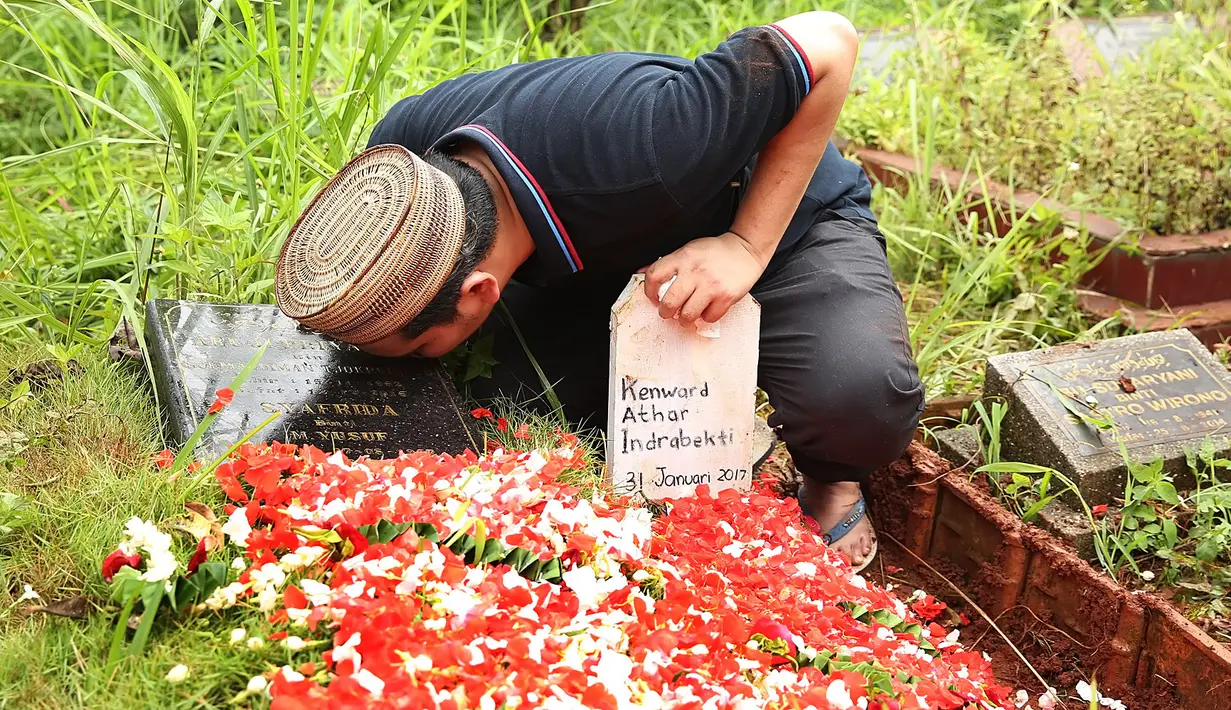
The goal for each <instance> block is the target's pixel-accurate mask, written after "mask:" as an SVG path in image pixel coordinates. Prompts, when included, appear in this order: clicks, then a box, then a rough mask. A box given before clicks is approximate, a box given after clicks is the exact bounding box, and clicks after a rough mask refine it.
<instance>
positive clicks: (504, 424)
mask: <svg viewBox="0 0 1231 710" xmlns="http://www.w3.org/2000/svg"><path fill="white" fill-rule="evenodd" d="M508 430H509V420H508V419H505V418H504V417H500V418H499V419H497V420H496V431H508Z"/></svg>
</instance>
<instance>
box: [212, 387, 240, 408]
mask: <svg viewBox="0 0 1231 710" xmlns="http://www.w3.org/2000/svg"><path fill="white" fill-rule="evenodd" d="M234 398H235V390H233V389H231V388H230V387H223V388H222V389H220V390H218V391H217V392H215V393H214V403H213V404H211V405H209V410H207V413H208V414H217V413H218V412H221V411H222V409H223V407H226V406H227V405H229V404H230V403H231V400H232V399H234Z"/></svg>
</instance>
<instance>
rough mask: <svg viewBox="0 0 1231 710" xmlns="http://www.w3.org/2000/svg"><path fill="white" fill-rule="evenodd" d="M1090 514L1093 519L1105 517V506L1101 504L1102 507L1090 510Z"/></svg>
mask: <svg viewBox="0 0 1231 710" xmlns="http://www.w3.org/2000/svg"><path fill="white" fill-rule="evenodd" d="M1090 512H1091V513H1092V514H1093V515H1094V517H1096V518H1101V517H1103V516H1104V515H1107V504H1106V503H1103V504H1102V505H1096V506H1094V507H1093V508H1091V509H1090Z"/></svg>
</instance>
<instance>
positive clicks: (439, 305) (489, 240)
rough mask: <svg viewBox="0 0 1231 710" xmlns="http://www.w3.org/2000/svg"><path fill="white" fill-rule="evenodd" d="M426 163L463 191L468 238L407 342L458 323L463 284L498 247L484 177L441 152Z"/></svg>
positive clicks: (412, 324)
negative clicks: (493, 246)
mask: <svg viewBox="0 0 1231 710" xmlns="http://www.w3.org/2000/svg"><path fill="white" fill-rule="evenodd" d="M423 159H424V160H425V161H427V163H428V165H431V166H432V167H434V168H436V169H438V170H440V171H441V172H442V173H444V174H445V175H447V176H448V177H449V179H450V180H452V181H453V182H455V183H457V186H458V188H459V189H460V190H461V192H462V202H463V204H465V206H466V235H465V236H464V237H463V238H462V251H461V253H460V254H458V256H457V262H456V263H455V264H454V265H453V271H451V272H449V276H448V277H447V278H446V279H445V282H444V284H443V285H442V286H441V287H440V291H439V292H438V293H437V294H436V297H435V298H433V299H432V300H431V302H430V303H428V304H427V306H425V307H424V308H423V310H422V311H421V312H420V313H419V315H418V316H416V317H415V319H414V320H412V321H411V322H410V323H408V324H406V326H405V327H404V328H402V333H403V334H404V335H405V336H406V337H408V338H417V337H419V336H420V335H422V334H423V332H424V331H426V330H427V329H428V328H434V327H436V326H438V325H447V324H449V323H452V322H453V321H454V320H456V319H457V302H458V300H460V299H461V295H462V282H463V281H465V280H466V277H468V276H470V275H471V274H472V273H474V270H475V269H476V268H478V266H479V264H480V263H482V262H483V260H484V259H486V258H487V255H488V254H489V253H491V250H492V245H494V244H495V243H496V201H495V199H494V198H493V197H492V189H491V187H490V186H489V185H488V184H487V181H486V180H484V179H483V175H482V174H481V173H480V172H479V171H478V170H476V169H475V168H473V167H471V166H470V165H468V164H466V163H463V162H462V161H460V160H458V159H456V158H453V157H451V156H448V155H445V154H444V153H441V152H439V151H434V150H433V151H429V152H428V153H427V154H425V155H424V156H423Z"/></svg>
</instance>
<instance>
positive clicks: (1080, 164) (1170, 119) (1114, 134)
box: [839, 3, 1231, 235]
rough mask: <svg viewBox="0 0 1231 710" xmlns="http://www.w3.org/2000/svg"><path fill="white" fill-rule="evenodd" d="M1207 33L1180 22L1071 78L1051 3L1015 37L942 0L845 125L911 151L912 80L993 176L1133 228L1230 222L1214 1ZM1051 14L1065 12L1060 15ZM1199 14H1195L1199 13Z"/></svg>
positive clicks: (1228, 129) (951, 158) (856, 102)
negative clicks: (1141, 47)
mask: <svg viewBox="0 0 1231 710" xmlns="http://www.w3.org/2000/svg"><path fill="white" fill-rule="evenodd" d="M1188 5H1190V6H1192V7H1194V9H1200V8H1202V7H1206V8H1207V11H1205V12H1203V13H1200V14H1198V15H1197V16H1196V19H1197V20H1199V21H1200V22H1201V23H1204V24H1205V25H1206V26H1207V27H1211V29H1210V30H1209V32H1208V34H1207V33H1204V32H1201V31H1198V30H1190V29H1187V28H1183V27H1181V28H1178V29H1176V31H1175V32H1174V33H1173V35H1172V36H1169V37H1165V38H1163V39H1161V40H1159V41H1157V42H1155V43H1154V44H1152V45H1151V46H1150V47H1148V48H1147V50H1146V51H1145V52H1144V53H1143V55H1142V56H1141V58H1140V59H1139V60H1136V61H1131V62H1127V63H1126V64H1125V65H1124V67H1123V68H1122V70H1121V71H1120V72H1118V73H1114V74H1112V73H1109V74H1107V75H1106V76H1104V77H1095V78H1090V79H1088V80H1087V81H1086V82H1085V83H1084V84H1079V83H1078V82H1077V81H1075V80H1074V78H1073V75H1072V71H1071V69H1070V68H1069V64H1068V60H1067V59H1066V58H1065V56H1064V54H1063V52H1062V49H1061V46H1060V43H1059V42H1058V41H1056V40H1055V39H1054V37H1053V36H1052V35H1051V34H1049V32H1048V31H1047V29H1048V28H1047V26H1046V24H1045V23H1044V21H1047V20H1051V19H1052V15H1051V14H1048V13H1044V14H1042V15H1041V16H1039V17H1036V18H1033V19H1031V20H1029V21H1026V22H1024V23H1023V24H1022V26H1021V27H1020V28H1019V29H1018V31H1017V32H1015V33H1014V34H1013V35H1012V37H1011V38H1009V39H1007V40H1006V39H1004V38H1001V37H998V36H997V35H996V33H995V32H993V31H992V30H990V29H988V28H987V27H983V26H980V25H978V24H975V23H970V22H968V21H967V20H966V18H964V17H963V16H961V14H960V13H953V12H947V13H943V14H941V15H939V16H937V18H936V19H935V20H934V21H933V22H931V23H930V24H929V25H928V30H929V31H930V32H932V34H930V35H927V36H924V35H920V36H919V46H918V48H917V49H914V50H911V51H909V52H905V53H903V54H901V55H900V56H899V57H897V60H896V62H895V64H894V68H893V70H892V73H891V75H890V76H891V79H888V80H886V79H881V78H872V79H870V80H869V81H868V82H867V85H866V87H865V88H866V91H865V92H864V93H862V94H860V95H857V96H854V97H853V98H852V99H851V101H850V102H849V103H848V106H847V109H846V111H845V112H844V113H843V120H842V123H841V124H840V126H839V130H841V131H842V132H843V133H844V134H845V135H847V136H848V137H850V138H851V139H852V140H854V141H855V142H857V143H860V144H863V145H870V146H875V147H879V148H883V149H885V150H891V151H905V152H908V153H909V152H911V148H912V145H913V144H914V143H915V142H916V141H917V140H918V138H919V136H918V134H917V128H918V126H917V125H916V124H915V123H914V122H912V120H911V117H910V116H909V115H908V114H907V112H906V111H904V110H902V100H901V99H902V96H903V94H904V93H905V92H907V91H908V90H910V87H916V88H915V90H917V91H918V92H919V94H920V95H921V96H926V97H928V99H929V100H930V101H931V102H933V105H934V107H935V114H934V115H935V123H934V125H933V126H932V130H934V131H935V133H936V135H935V145H936V150H937V157H938V158H939V160H940V161H942V162H944V163H946V164H949V165H951V166H953V167H959V168H960V167H962V166H963V165H965V164H966V163H967V162H968V161H970V160H971V159H972V158H973V159H974V160H975V161H976V164H977V165H979V166H981V167H982V168H983V169H984V170H986V171H987V173H988V174H989V175H990V176H992V177H993V178H994V179H996V180H998V181H1000V182H1002V183H1008V184H1012V185H1015V186H1016V187H1019V188H1026V189H1030V190H1034V191H1036V192H1040V193H1048V194H1049V195H1050V196H1052V197H1055V198H1056V199H1059V200H1060V201H1061V202H1064V203H1067V204H1070V205H1073V206H1075V207H1080V208H1085V209H1090V210H1093V211H1095V212H1098V213H1100V214H1103V215H1105V216H1108V217H1111V218H1113V219H1116V220H1118V221H1119V222H1121V223H1122V224H1123V225H1124V226H1125V227H1127V228H1129V229H1130V230H1132V231H1133V233H1134V234H1141V233H1146V232H1152V233H1156V234H1164V235H1166V234H1175V233H1186V234H1194V233H1199V232H1204V231H1211V230H1215V229H1221V228H1224V227H1226V226H1228V225H1231V203H1228V202H1227V200H1226V194H1227V192H1228V190H1229V189H1231V152H1228V145H1231V103H1228V100H1227V97H1228V93H1227V92H1228V88H1229V87H1231V83H1229V82H1231V72H1229V71H1228V67H1231V45H1228V43H1227V42H1226V36H1225V32H1223V31H1220V30H1219V29H1218V26H1217V25H1216V24H1215V23H1216V22H1217V18H1216V16H1215V15H1214V14H1213V13H1212V12H1211V11H1208V6H1209V4H1208V3H1205V4H1203V3H1189V4H1188ZM1055 19H1064V16H1063V15H1061V16H1059V17H1057V18H1055ZM1189 19H1190V20H1191V19H1193V17H1192V16H1190V17H1189Z"/></svg>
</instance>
